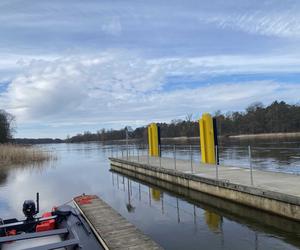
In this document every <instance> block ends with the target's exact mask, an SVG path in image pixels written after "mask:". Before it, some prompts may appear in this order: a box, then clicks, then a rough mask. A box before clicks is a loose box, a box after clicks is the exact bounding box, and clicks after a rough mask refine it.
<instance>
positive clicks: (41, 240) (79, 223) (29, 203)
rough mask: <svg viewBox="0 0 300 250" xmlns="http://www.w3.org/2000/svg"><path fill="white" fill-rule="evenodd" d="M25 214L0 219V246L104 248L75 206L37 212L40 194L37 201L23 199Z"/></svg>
mask: <svg viewBox="0 0 300 250" xmlns="http://www.w3.org/2000/svg"><path fill="white" fill-rule="evenodd" d="M23 213H24V215H25V218H24V219H22V220H18V219H16V218H11V219H0V249H2V250H11V249H14V250H18V249H30V250H46V249H47V250H48V249H67V250H70V249H81V250H94V249H95V250H97V249H105V248H104V247H103V246H102V245H101V243H100V242H99V241H98V239H97V237H96V236H95V235H94V233H93V231H92V229H91V227H90V226H89V224H88V223H87V221H86V220H85V219H84V217H83V216H82V215H81V213H80V212H79V210H78V209H77V208H76V207H73V206H71V205H61V206H58V207H53V208H52V211H50V212H46V213H43V214H42V216H38V214H39V194H38V193H37V195H36V203H35V202H34V201H33V200H25V201H24V203H23Z"/></svg>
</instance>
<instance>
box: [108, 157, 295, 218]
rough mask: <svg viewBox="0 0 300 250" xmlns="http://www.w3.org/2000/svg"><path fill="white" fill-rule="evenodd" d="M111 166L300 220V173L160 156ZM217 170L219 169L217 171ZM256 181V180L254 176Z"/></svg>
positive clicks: (116, 160) (118, 161)
mask: <svg viewBox="0 0 300 250" xmlns="http://www.w3.org/2000/svg"><path fill="white" fill-rule="evenodd" d="M110 161H111V168H112V169H113V170H116V171H120V170H123V171H124V170H125V171H126V172H127V173H129V172H132V173H136V174H139V175H144V176H147V177H151V178H155V179H157V180H161V181H165V182H169V183H172V184H174V185H178V186H181V187H185V188H187V189H191V190H193V191H198V192H202V193H206V194H210V195H213V196H216V197H220V198H223V199H227V200H230V201H233V202H236V203H240V204H243V205H247V206H250V207H253V208H257V209H261V210H264V211H267V212H270V213H273V214H277V215H280V216H284V217H287V218H290V219H293V220H297V221H300V176H297V175H291V174H284V173H276V172H265V171H259V170H253V172H252V178H251V175H250V170H249V169H245V168H238V167H230V166H228V167H227V166H226V167H225V166H218V168H217V169H216V166H214V165H205V164H199V163H198V164H196V163H193V162H192V164H191V162H190V161H185V160H176V164H175V162H174V159H171V158H159V157H147V156H140V157H130V158H128V159H125V158H110ZM216 170H217V171H216ZM251 179H252V180H253V182H252V180H251Z"/></svg>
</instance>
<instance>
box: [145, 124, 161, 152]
mask: <svg viewBox="0 0 300 250" xmlns="http://www.w3.org/2000/svg"><path fill="white" fill-rule="evenodd" d="M158 137H159V135H158V127H157V125H156V123H151V124H150V125H149V126H148V144H149V155H150V156H159V138H158Z"/></svg>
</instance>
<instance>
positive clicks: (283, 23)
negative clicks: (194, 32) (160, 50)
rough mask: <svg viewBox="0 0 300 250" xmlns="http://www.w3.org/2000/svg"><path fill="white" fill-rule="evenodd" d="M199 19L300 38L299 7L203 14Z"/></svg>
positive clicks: (244, 29)
mask: <svg viewBox="0 0 300 250" xmlns="http://www.w3.org/2000/svg"><path fill="white" fill-rule="evenodd" d="M200 20H201V21H203V22H208V23H215V24H217V25H218V26H219V27H221V28H224V29H228V28H231V29H237V30H242V31H245V32H248V33H252V34H260V35H267V36H278V37H287V38H300V26H299V22H300V17H299V8H296V9H295V8H292V7H291V8H285V9H281V10H278V9H276V10H275V11H274V10H270V9H269V10H266V9H263V10H256V11H245V10H244V11H243V12H240V13H228V14H226V13H222V14H217V13H213V14H208V15H207V14H204V17H201V18H200Z"/></svg>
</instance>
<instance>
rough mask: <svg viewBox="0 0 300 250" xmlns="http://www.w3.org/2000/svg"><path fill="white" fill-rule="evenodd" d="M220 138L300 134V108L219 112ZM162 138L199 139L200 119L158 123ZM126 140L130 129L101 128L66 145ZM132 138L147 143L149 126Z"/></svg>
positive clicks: (274, 106) (258, 107)
mask: <svg viewBox="0 0 300 250" xmlns="http://www.w3.org/2000/svg"><path fill="white" fill-rule="evenodd" d="M214 117H215V118H216V119H217V128H218V135H221V136H229V135H239V134H258V133H278V132H300V106H299V105H290V104H287V103H285V102H283V101H281V102H278V101H275V102H273V103H272V104H270V105H269V106H266V107H265V106H264V105H263V104H262V103H254V104H252V105H250V106H249V107H248V108H246V110H245V111H235V112H227V113H226V114H223V113H221V112H220V111H217V112H216V113H215V114H214ZM158 126H159V127H160V130H161V137H163V138H166V137H169V138H174V137H182V136H186V137H198V136H199V123H198V120H192V115H191V114H188V115H187V116H186V118H185V119H177V120H173V121H172V122H171V123H158ZM125 137H126V128H124V129H120V130H112V129H111V130H105V129H101V130H99V131H98V132H97V133H91V132H89V131H86V132H84V133H83V134H78V135H76V136H73V137H68V138H67V139H66V142H83V141H108V140H122V139H125ZM130 138H132V139H144V140H147V127H146V126H144V127H138V128H136V129H135V130H133V131H132V132H131V133H130Z"/></svg>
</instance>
